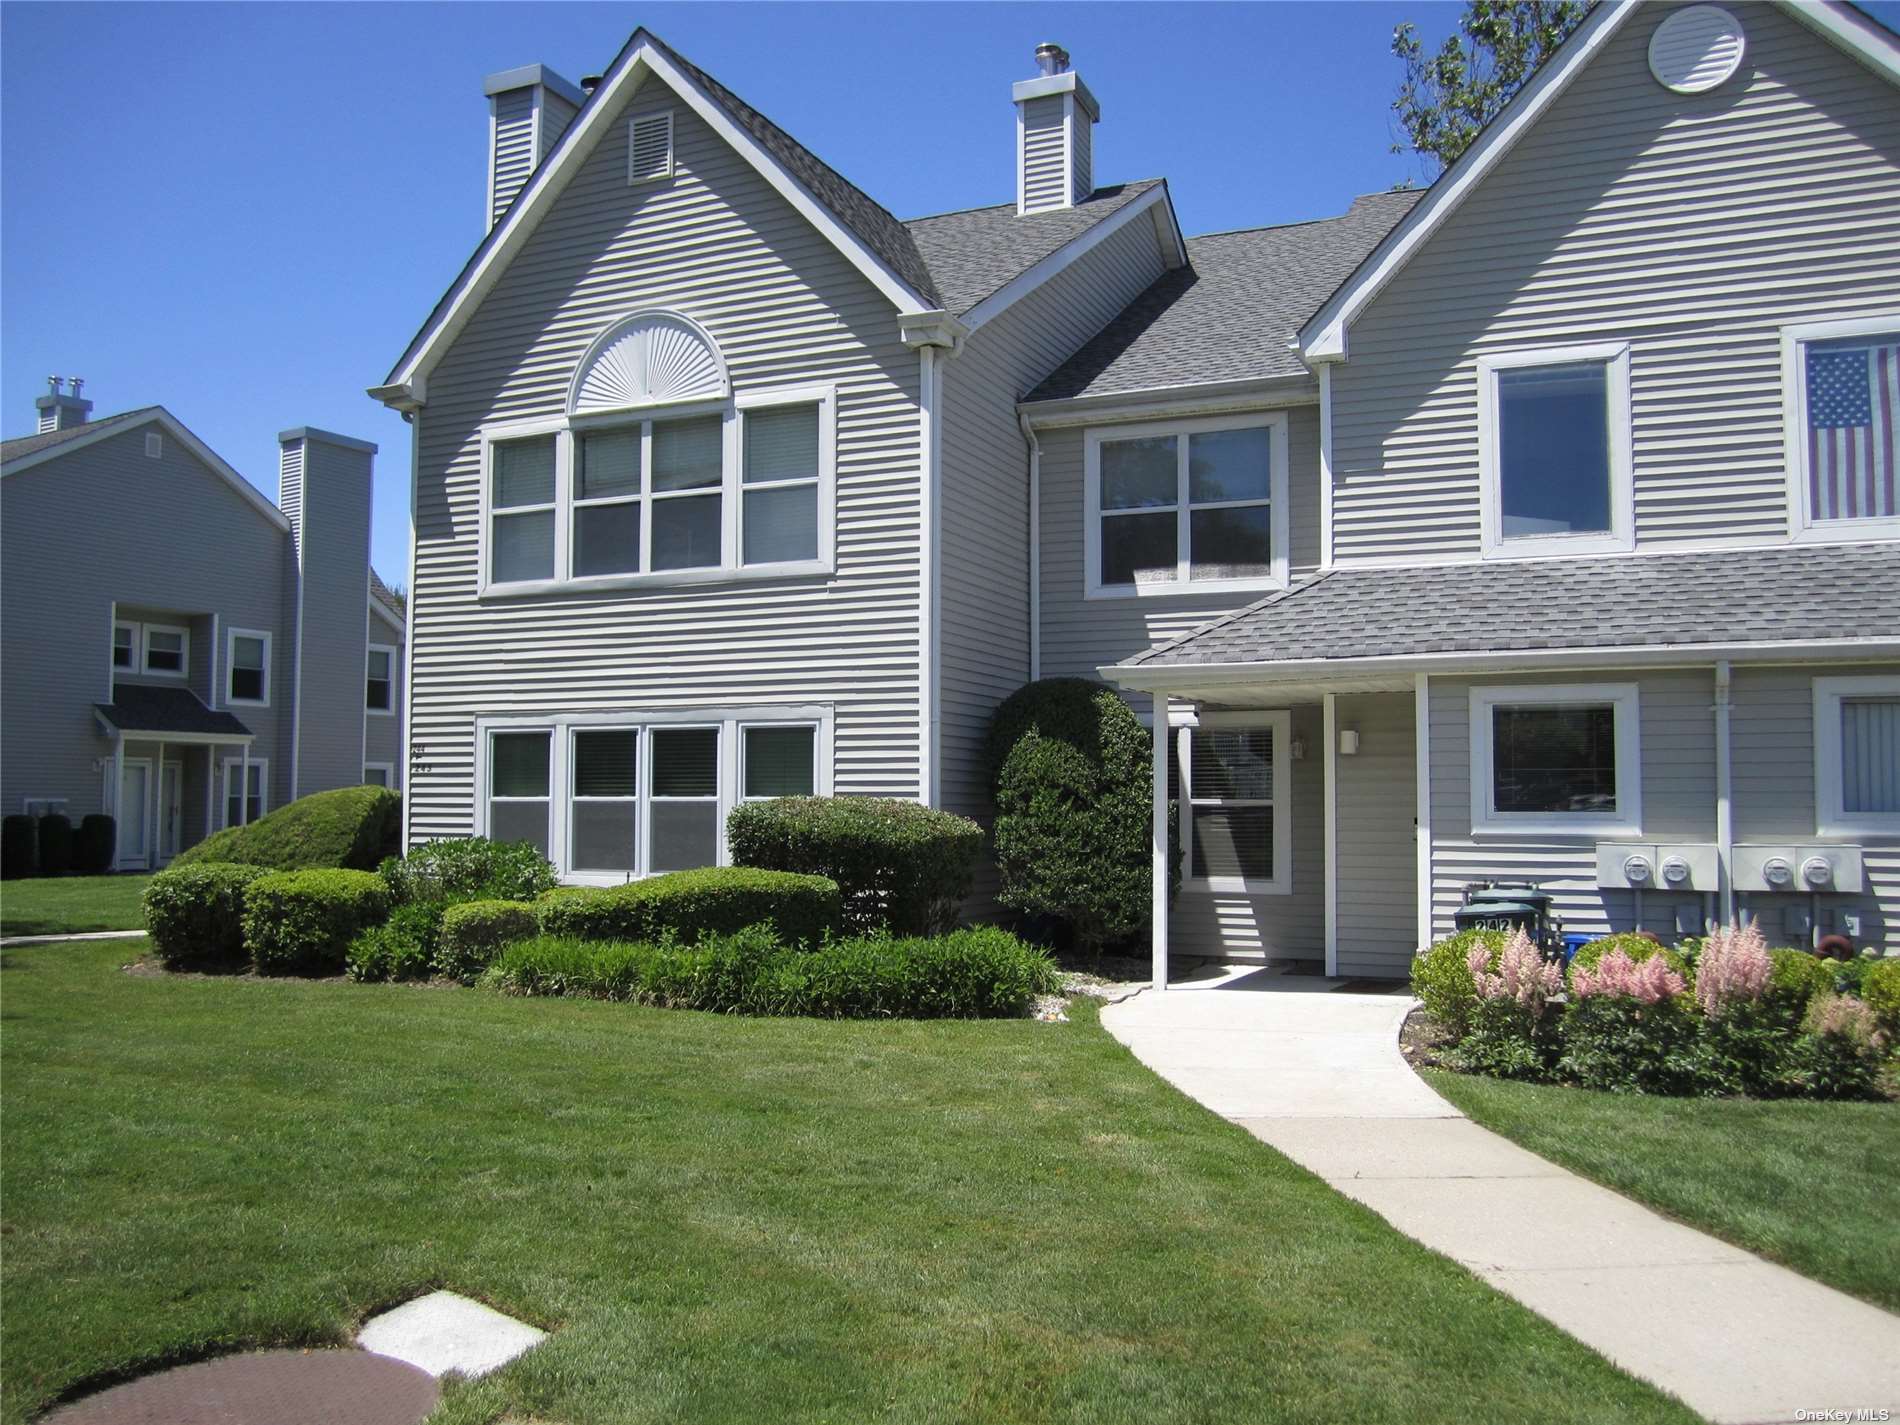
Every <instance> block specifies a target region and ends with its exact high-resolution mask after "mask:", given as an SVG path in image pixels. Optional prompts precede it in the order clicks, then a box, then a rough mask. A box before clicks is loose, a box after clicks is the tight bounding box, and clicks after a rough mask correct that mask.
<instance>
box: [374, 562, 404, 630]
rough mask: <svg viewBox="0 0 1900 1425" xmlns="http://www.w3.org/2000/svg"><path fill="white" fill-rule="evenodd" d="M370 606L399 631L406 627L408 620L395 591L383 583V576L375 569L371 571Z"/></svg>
mask: <svg viewBox="0 0 1900 1425" xmlns="http://www.w3.org/2000/svg"><path fill="white" fill-rule="evenodd" d="M369 605H370V607H371V608H372V609H375V610H376V611H377V612H378V613H380V614H382V616H383V617H384V618H386V619H388V620H389V621H390V622H391V623H393V624H394V625H395V626H396V627H397V628H398V629H401V628H403V627H404V625H405V622H406V620H405V619H404V617H403V607H402V604H401V603H400V602H399V601H398V600H397V598H396V594H395V591H394V590H393V589H391V588H390V587H389V585H387V584H385V583H384V582H383V576H382V575H380V574H378V573H377V572H376V571H375V570H374V569H371V570H370V571H369Z"/></svg>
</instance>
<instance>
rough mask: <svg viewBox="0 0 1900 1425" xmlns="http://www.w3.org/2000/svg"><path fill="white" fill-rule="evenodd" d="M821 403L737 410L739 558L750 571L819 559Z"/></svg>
mask: <svg viewBox="0 0 1900 1425" xmlns="http://www.w3.org/2000/svg"><path fill="white" fill-rule="evenodd" d="M824 413H825V404H824V402H823V401H822V400H812V401H799V402H795V403H793V404H790V405H770V406H758V405H751V406H748V405H743V404H742V405H741V408H740V421H741V424H742V429H743V439H742V442H741V448H742V457H741V458H742V460H743V465H744V469H743V471H742V472H741V487H742V494H741V497H740V498H741V504H740V508H739V537H740V546H741V547H740V551H739V556H740V559H741V561H742V562H743V563H745V564H747V565H751V566H757V565H766V564H803V563H809V562H811V561H813V560H815V559H817V558H818V557H819V543H818V516H819V508H820V505H821V494H822V490H821V486H822V484H823V471H824V469H825V468H826V465H827V464H828V462H827V460H826V455H825V442H826V434H827V432H826V422H825V420H824Z"/></svg>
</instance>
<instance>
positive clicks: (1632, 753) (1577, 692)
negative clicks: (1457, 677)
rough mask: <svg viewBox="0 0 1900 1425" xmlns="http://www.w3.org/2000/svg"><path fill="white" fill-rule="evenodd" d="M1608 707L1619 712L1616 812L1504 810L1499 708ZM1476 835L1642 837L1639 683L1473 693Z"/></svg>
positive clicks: (1526, 687)
mask: <svg viewBox="0 0 1900 1425" xmlns="http://www.w3.org/2000/svg"><path fill="white" fill-rule="evenodd" d="M1601 703H1608V704H1610V706H1611V707H1612V709H1614V717H1615V728H1616V732H1615V738H1616V742H1615V746H1616V807H1617V809H1616V810H1615V811H1614V812H1595V811H1567V812H1501V811H1499V810H1498V809H1497V806H1496V795H1495V794H1496V785H1495V782H1494V780H1493V772H1494V763H1493V758H1492V747H1491V721H1492V719H1491V714H1492V712H1493V711H1494V710H1495V709H1497V708H1499V707H1550V706H1562V705H1576V704H1589V705H1593V706H1594V705H1597V704H1601ZM1470 718H1471V831H1472V834H1473V835H1474V836H1478V835H1510V836H1538V835H1544V836H1584V837H1598V836H1640V835H1641V834H1642V830H1643V800H1642V797H1643V767H1642V750H1641V749H1642V700H1641V696H1640V694H1639V693H1638V691H1637V685H1636V684H1635V683H1532V684H1522V685H1508V686H1503V685H1485V686H1480V687H1475V688H1472V689H1471V691H1470Z"/></svg>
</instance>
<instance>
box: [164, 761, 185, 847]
mask: <svg viewBox="0 0 1900 1425" xmlns="http://www.w3.org/2000/svg"><path fill="white" fill-rule="evenodd" d="M158 826H159V832H158V859H159V860H161V861H169V860H171V859H172V857H174V856H176V855H177V854H178V843H179V841H180V839H181V837H182V835H183V833H184V829H185V764H184V763H182V762H167V763H166V764H165V770H164V772H163V773H162V774H161V775H160V776H159V779H158Z"/></svg>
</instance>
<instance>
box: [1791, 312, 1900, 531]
mask: <svg viewBox="0 0 1900 1425" xmlns="http://www.w3.org/2000/svg"><path fill="white" fill-rule="evenodd" d="M1807 376H1808V430H1807V436H1808V506H1809V508H1810V509H1811V510H1812V511H1813V512H1814V518H1815V519H1817V520H1853V519H1892V518H1894V517H1895V516H1896V515H1900V496H1897V495H1896V488H1895V487H1896V473H1895V472H1896V466H1900V460H1897V459H1896V457H1895V453H1894V447H1895V436H1894V426H1895V422H1896V420H1900V335H1883V336H1876V337H1860V338H1856V339H1855V340H1853V341H1846V342H1830V343H1827V344H1825V345H1822V344H1818V343H1817V344H1814V345H1811V346H1809V347H1808V349H1807Z"/></svg>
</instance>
